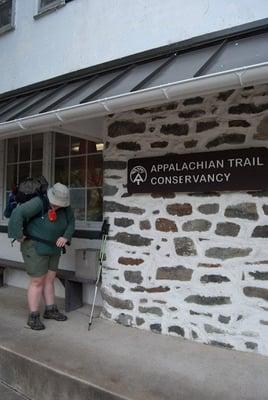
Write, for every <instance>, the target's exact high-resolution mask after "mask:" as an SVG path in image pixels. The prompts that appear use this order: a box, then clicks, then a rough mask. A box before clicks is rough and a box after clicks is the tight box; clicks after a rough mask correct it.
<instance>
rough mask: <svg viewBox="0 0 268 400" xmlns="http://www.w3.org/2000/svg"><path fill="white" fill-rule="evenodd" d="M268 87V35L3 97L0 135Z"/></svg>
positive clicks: (226, 41)
mask: <svg viewBox="0 0 268 400" xmlns="http://www.w3.org/2000/svg"><path fill="white" fill-rule="evenodd" d="M264 82H268V31H267V32H263V31H262V32H261V33H259V32H257V33H255V34H252V33H251V34H250V35H247V36H244V37H236V38H226V39H223V40H221V41H219V42H216V43H215V42H214V43H211V44H207V45H203V46H199V47H197V48H191V50H188V51H187V50H184V51H180V52H174V51H173V52H172V53H170V54H166V55H164V56H162V57H158V58H157V57H156V58H154V59H151V60H146V61H139V62H133V63H129V64H128V65H124V66H122V67H118V68H116V69H112V70H106V71H104V72H94V73H91V74H88V75H86V76H83V77H80V78H75V79H68V80H66V81H63V82H61V83H55V84H50V85H49V86H48V85H44V86H43V87H42V86H41V87H40V85H38V88H36V89H34V88H32V89H31V90H30V91H29V90H28V91H27V90H25V91H24V92H23V93H19V94H12V95H8V94H6V95H3V96H0V133H1V135H4V134H6V135H8V134H12V133H16V132H18V131H19V130H20V131H21V130H24V131H25V130H29V129H30V130H31V129H32V130H34V129H36V128H37V127H38V129H40V128H41V127H46V126H47V127H48V126H56V125H57V124H64V123H68V122H73V121H75V120H79V119H83V118H90V116H91V117H94V116H100V115H105V114H108V113H113V112H118V111H123V110H126V109H133V108H137V107H141V106H144V105H150V104H157V103H161V102H164V101H171V100H174V99H175V98H181V97H183V96H184V97H186V96H190V95H192V94H198V93H210V92H213V91H217V90H223V89H228V88H233V87H234V88H235V87H239V86H248V85H250V84H253V83H264Z"/></svg>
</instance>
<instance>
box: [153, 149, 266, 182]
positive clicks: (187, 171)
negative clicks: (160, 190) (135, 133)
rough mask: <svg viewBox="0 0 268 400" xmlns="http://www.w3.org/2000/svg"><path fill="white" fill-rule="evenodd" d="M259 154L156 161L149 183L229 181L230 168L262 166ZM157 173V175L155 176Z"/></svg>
mask: <svg viewBox="0 0 268 400" xmlns="http://www.w3.org/2000/svg"><path fill="white" fill-rule="evenodd" d="M263 165H264V164H263V163H262V162H261V159H260V157H259V156H253V157H245V158H240V157H238V158H227V159H218V160H195V161H183V162H169V163H157V164H153V165H152V167H151V170H150V172H151V174H153V175H154V176H151V178H150V181H151V185H168V184H173V185H178V184H202V183H205V184H207V183H225V182H229V180H230V177H231V171H230V170H231V169H233V168H244V167H258V166H263ZM155 174H157V176H155Z"/></svg>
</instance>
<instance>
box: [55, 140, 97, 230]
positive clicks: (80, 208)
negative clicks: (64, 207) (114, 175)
mask: <svg viewBox="0 0 268 400" xmlns="http://www.w3.org/2000/svg"><path fill="white" fill-rule="evenodd" d="M102 148H103V144H102V143H95V142H92V141H87V140H85V139H82V138H77V137H74V136H71V137H70V136H67V135H63V134H60V133H55V163H54V169H55V175H54V178H55V179H54V181H55V182H61V183H63V184H65V185H67V186H69V188H70V193H71V205H72V207H73V208H74V212H75V217H76V219H77V220H79V221H83V222H87V221H102V184H103V160H102Z"/></svg>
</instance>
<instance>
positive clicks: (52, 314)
mask: <svg viewBox="0 0 268 400" xmlns="http://www.w3.org/2000/svg"><path fill="white" fill-rule="evenodd" d="M43 317H44V318H45V319H55V320H56V321H66V320H67V319H68V318H67V317H66V315H64V314H62V313H61V312H59V310H58V307H57V306H56V305H55V304H54V305H53V306H48V307H46V309H45V312H44V314H43Z"/></svg>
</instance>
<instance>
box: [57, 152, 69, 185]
mask: <svg viewBox="0 0 268 400" xmlns="http://www.w3.org/2000/svg"><path fill="white" fill-rule="evenodd" d="M68 176H69V159H68V158H62V159H60V160H55V182H60V183H62V184H63V185H67V186H68V185H69V179H68Z"/></svg>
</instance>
